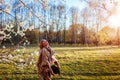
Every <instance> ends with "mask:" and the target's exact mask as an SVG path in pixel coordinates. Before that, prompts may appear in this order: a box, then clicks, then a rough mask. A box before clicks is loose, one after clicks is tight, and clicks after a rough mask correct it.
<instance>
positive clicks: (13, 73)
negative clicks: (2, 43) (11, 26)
mask: <svg viewBox="0 0 120 80" xmlns="http://www.w3.org/2000/svg"><path fill="white" fill-rule="evenodd" d="M54 50H55V52H56V54H55V56H56V58H57V59H58V60H59V63H60V65H61V76H55V77H54V78H53V80H120V49H119V48H117V47H63V48H62V47H54ZM38 55H39V53H38V48H36V47H32V48H26V49H24V48H23V49H18V50H15V51H12V50H10V49H0V80H16V79H17V80H38V75H37V68H36V62H37V58H38Z"/></svg>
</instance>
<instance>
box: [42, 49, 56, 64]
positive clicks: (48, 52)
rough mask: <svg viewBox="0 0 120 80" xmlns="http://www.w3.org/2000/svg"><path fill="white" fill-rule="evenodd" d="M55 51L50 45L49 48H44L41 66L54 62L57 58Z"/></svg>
mask: <svg viewBox="0 0 120 80" xmlns="http://www.w3.org/2000/svg"><path fill="white" fill-rule="evenodd" d="M54 53H55V52H54V51H53V50H52V49H51V48H50V47H49V48H43V49H42V50H41V52H40V55H41V58H42V59H41V66H44V65H49V66H50V65H52V64H54V62H55V61H57V59H56V58H55V56H54Z"/></svg>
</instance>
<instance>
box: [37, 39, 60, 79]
mask: <svg viewBox="0 0 120 80" xmlns="http://www.w3.org/2000/svg"><path fill="white" fill-rule="evenodd" d="M39 47H40V49H41V52H40V56H39V58H38V63H37V67H38V74H39V77H40V80H51V75H54V72H53V70H52V68H51V66H52V65H53V64H55V65H56V66H57V68H58V69H60V66H59V64H58V61H57V59H56V58H55V57H54V51H53V50H52V49H51V48H50V46H49V43H48V41H47V40H45V39H42V40H41V41H40V45H39Z"/></svg>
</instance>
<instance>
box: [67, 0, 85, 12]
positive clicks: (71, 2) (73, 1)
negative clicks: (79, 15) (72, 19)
mask: <svg viewBox="0 0 120 80" xmlns="http://www.w3.org/2000/svg"><path fill="white" fill-rule="evenodd" d="M66 4H67V5H68V7H72V6H73V7H77V8H79V9H80V10H82V9H83V8H85V7H86V6H87V4H86V3H85V2H83V1H80V0H66Z"/></svg>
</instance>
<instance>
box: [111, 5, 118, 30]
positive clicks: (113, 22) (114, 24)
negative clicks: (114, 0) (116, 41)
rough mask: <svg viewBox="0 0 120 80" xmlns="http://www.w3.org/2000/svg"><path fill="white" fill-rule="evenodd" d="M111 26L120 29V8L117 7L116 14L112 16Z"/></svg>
mask: <svg viewBox="0 0 120 80" xmlns="http://www.w3.org/2000/svg"><path fill="white" fill-rule="evenodd" d="M109 24H110V26H113V27H114V28H117V27H120V7H117V11H116V13H115V14H113V15H112V16H110V18H109Z"/></svg>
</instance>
